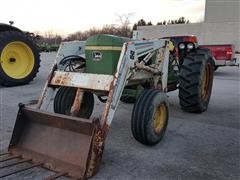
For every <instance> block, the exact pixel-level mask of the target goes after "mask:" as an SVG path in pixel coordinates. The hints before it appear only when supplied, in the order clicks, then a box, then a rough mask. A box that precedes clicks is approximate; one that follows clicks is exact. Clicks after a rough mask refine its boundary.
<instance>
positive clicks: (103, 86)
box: [50, 71, 113, 91]
mask: <svg viewBox="0 0 240 180" xmlns="http://www.w3.org/2000/svg"><path fill="white" fill-rule="evenodd" d="M112 81H113V76H112V75H106V74H91V73H74V72H61V71H55V72H54V75H53V78H52V80H51V83H50V84H51V85H53V86H68V87H77V88H81V89H90V90H98V91H109V89H110V84H111V82H112Z"/></svg>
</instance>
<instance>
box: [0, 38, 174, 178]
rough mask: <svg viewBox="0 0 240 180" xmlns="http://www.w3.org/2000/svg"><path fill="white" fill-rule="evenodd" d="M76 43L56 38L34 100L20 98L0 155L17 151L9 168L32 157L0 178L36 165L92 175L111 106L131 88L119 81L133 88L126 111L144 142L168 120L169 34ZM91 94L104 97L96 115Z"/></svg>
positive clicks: (156, 137) (155, 138)
mask: <svg viewBox="0 0 240 180" xmlns="http://www.w3.org/2000/svg"><path fill="white" fill-rule="evenodd" d="M83 44H84V43H83V42H79V41H77V42H76V41H75V42H68V43H62V44H61V46H60V48H59V51H58V54H57V58H56V62H55V64H54V65H53V67H52V69H51V72H50V75H49V77H48V79H47V82H46V84H45V87H44V89H43V92H42V94H41V96H40V99H39V100H38V101H37V103H36V104H31V103H29V104H19V111H18V114H17V119H16V123H15V126H14V130H13V134H12V138H11V141H10V145H9V148H8V152H7V153H5V154H3V155H4V156H6V154H8V156H9V157H8V158H6V160H8V159H9V158H10V159H11V157H13V158H20V159H19V161H17V162H15V163H13V164H9V165H8V167H9V166H14V165H16V163H18V164H20V163H22V162H31V163H32V164H31V165H30V166H29V167H28V168H24V169H20V170H16V171H13V172H9V173H6V174H3V175H1V176H0V177H7V176H9V175H11V174H13V173H17V172H20V171H23V170H26V169H29V168H32V167H36V166H42V167H45V168H48V169H50V170H52V171H54V172H56V174H55V175H52V176H51V177H48V179H54V178H57V177H60V176H70V177H72V178H77V179H85V178H88V177H91V176H93V175H94V174H96V173H97V171H98V169H99V166H100V164H101V158H102V154H103V150H104V144H105V139H106V137H107V134H108V131H109V129H110V126H111V123H112V121H113V119H114V114H115V111H116V109H117V107H118V104H119V101H120V99H121V97H122V96H123V94H126V93H129V92H131V90H130V91H128V89H127V88H125V87H129V86H136V87H139V88H138V90H139V91H138V92H139V95H138V99H137V101H136V103H135V105H134V108H133V112H132V117H131V120H132V133H133V136H134V137H135V139H136V140H137V141H139V142H141V143H143V144H145V145H155V144H157V143H158V142H160V141H161V139H162V138H163V136H164V133H165V131H166V128H167V124H168V100H167V96H166V94H165V93H166V92H167V91H168V90H167V89H168V71H169V67H168V66H169V59H170V58H169V54H170V50H172V48H171V46H170V41H169V40H167V39H164V40H163V39H162V40H160V39H155V40H135V41H133V40H131V39H127V38H121V37H116V36H111V35H95V36H92V37H90V38H89V39H88V40H87V41H86V43H85V47H83ZM83 51H84V52H85V59H84V58H83V56H81V54H82V53H83ZM126 90H127V91H126ZM134 92H135V91H134ZM93 94H94V96H95V97H98V98H99V100H100V101H102V102H103V103H104V109H103V112H102V113H101V114H99V115H98V116H95V117H92V112H93V109H94V99H95V98H94V96H93ZM52 101H53V102H52ZM52 105H53V111H54V112H53V111H51V107H52ZM3 168H6V166H5V167H3Z"/></svg>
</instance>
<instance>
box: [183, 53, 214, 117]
mask: <svg viewBox="0 0 240 180" xmlns="http://www.w3.org/2000/svg"><path fill="white" fill-rule="evenodd" d="M213 72H214V62H213V60H212V58H211V53H210V52H209V50H207V49H198V50H196V51H194V52H191V53H189V54H188V55H187V56H186V57H185V58H184V60H183V64H182V66H181V71H180V75H179V100H180V106H181V108H182V110H184V111H187V112H193V113H201V112H204V111H206V110H207V108H208V104H209V100H210V97H211V92H212V85H213Z"/></svg>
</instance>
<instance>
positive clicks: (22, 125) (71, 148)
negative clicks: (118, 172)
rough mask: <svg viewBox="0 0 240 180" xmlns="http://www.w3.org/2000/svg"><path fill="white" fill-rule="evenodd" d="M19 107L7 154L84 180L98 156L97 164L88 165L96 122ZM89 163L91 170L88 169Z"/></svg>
mask: <svg viewBox="0 0 240 180" xmlns="http://www.w3.org/2000/svg"><path fill="white" fill-rule="evenodd" d="M19 107H20V108H19V112H18V115H17V120H16V123H15V127H14V130H13V135H12V138H11V141H10V145H9V151H10V153H11V154H13V155H21V156H22V157H23V158H24V159H32V161H33V162H34V163H42V166H44V167H45V168H48V169H50V170H53V171H55V172H58V173H66V174H68V175H69V176H70V177H73V178H77V179H84V178H85V177H86V176H87V174H89V172H88V171H89V169H91V170H94V169H96V167H97V166H99V162H100V159H101V158H99V157H98V158H97V159H99V161H98V162H94V163H92V162H90V161H92V157H91V156H92V154H93V153H92V152H93V149H95V146H94V142H93V141H94V139H95V138H96V133H97V131H98V127H99V121H98V119H95V120H93V119H92V120H91V119H83V118H77V117H71V116H66V115H61V114H55V113H49V112H43V111H41V110H38V109H32V108H29V107H24V106H19ZM100 156H101V154H100ZM95 160H96V158H95ZM92 164H94V167H89V166H92Z"/></svg>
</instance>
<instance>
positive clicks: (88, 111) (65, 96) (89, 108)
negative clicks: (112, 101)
mask: <svg viewBox="0 0 240 180" xmlns="http://www.w3.org/2000/svg"><path fill="white" fill-rule="evenodd" d="M76 92H77V88H72V87H60V88H59V90H58V91H57V93H56V95H55V98H54V112H55V113H59V114H65V115H71V107H72V104H73V102H74V99H75V95H76ZM93 108H94V96H93V94H92V93H90V92H84V94H83V99H82V103H81V107H80V111H79V113H78V115H77V116H78V117H82V118H86V119H88V118H89V117H90V116H91V115H92V112H93Z"/></svg>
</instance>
